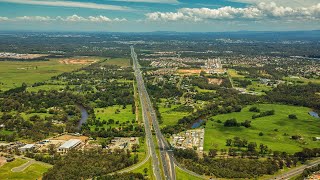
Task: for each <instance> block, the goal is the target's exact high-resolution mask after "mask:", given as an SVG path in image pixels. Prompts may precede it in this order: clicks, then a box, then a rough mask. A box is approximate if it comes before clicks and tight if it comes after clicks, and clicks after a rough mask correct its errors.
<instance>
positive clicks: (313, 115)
mask: <svg viewBox="0 0 320 180" xmlns="http://www.w3.org/2000/svg"><path fill="white" fill-rule="evenodd" d="M309 115H310V116H312V117H315V118H320V116H319V114H318V113H316V112H314V111H311V112H309Z"/></svg>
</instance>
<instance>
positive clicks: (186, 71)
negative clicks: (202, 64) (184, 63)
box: [178, 69, 202, 75]
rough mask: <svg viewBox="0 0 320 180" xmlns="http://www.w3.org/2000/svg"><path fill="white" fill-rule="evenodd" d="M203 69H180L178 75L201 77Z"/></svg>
mask: <svg viewBox="0 0 320 180" xmlns="http://www.w3.org/2000/svg"><path fill="white" fill-rule="evenodd" d="M201 71H202V70H201V69H178V73H180V74H186V75H199V74H200V72H201Z"/></svg>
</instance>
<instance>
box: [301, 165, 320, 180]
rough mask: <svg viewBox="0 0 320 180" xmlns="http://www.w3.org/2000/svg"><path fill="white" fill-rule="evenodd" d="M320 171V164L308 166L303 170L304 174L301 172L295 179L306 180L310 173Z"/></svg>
mask: <svg viewBox="0 0 320 180" xmlns="http://www.w3.org/2000/svg"><path fill="white" fill-rule="evenodd" d="M317 171H320V164H318V165H317V166H314V167H311V168H306V169H304V170H303V172H302V174H300V175H299V176H298V177H296V178H295V180H304V179H306V178H307V177H309V176H310V175H312V174H313V173H314V172H317Z"/></svg>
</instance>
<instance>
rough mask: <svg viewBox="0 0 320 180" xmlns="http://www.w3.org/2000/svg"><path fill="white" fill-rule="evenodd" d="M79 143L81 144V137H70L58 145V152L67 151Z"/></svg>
mask: <svg viewBox="0 0 320 180" xmlns="http://www.w3.org/2000/svg"><path fill="white" fill-rule="evenodd" d="M79 144H81V140H80V139H70V140H68V141H66V142H65V143H63V144H62V145H61V146H60V147H58V152H60V153H62V154H64V153H67V152H68V151H69V150H71V149H73V148H75V147H77V146H78V145H79Z"/></svg>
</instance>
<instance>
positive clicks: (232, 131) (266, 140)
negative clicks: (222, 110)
mask: <svg viewBox="0 0 320 180" xmlns="http://www.w3.org/2000/svg"><path fill="white" fill-rule="evenodd" d="M256 106H257V107H258V108H259V109H260V110H261V111H266V110H272V109H273V110H275V115H273V116H267V117H262V118H257V119H254V120H252V119H251V117H252V115H253V114H255V113H252V112H249V108H250V107H251V106H248V107H245V108H244V109H242V111H241V112H235V113H230V114H224V115H218V116H214V117H212V118H213V119H214V121H210V120H209V121H208V122H207V125H206V128H205V141H204V148H205V151H208V150H209V149H210V148H213V146H214V145H218V149H222V148H227V147H226V146H225V143H226V139H229V138H230V139H232V138H233V137H235V136H238V137H241V138H244V139H247V140H248V142H256V143H257V144H258V145H259V144H260V143H263V144H265V145H267V146H268V147H269V148H271V149H272V150H273V151H275V150H278V151H286V152H289V153H294V152H297V151H300V150H301V149H302V148H303V147H310V148H315V147H319V146H320V142H315V141H313V140H312V137H315V136H317V137H319V136H320V119H316V118H313V117H311V116H309V114H308V112H309V108H305V107H296V106H287V105H276V104H259V105H256ZM289 114H296V115H297V117H298V119H289V118H288V115H289ZM231 118H236V119H237V121H238V122H243V121H245V120H250V121H252V123H251V126H252V127H250V128H245V127H224V126H223V122H224V121H225V120H227V119H231ZM217 120H221V121H222V123H218V122H217ZM275 129H278V131H275ZM260 132H262V133H263V134H264V135H263V136H259V133H260ZM285 133H287V134H288V135H287V136H285V135H284V134H285ZM292 135H300V136H302V138H303V139H302V140H299V141H296V140H291V139H290V137H291V136H292Z"/></svg>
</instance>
